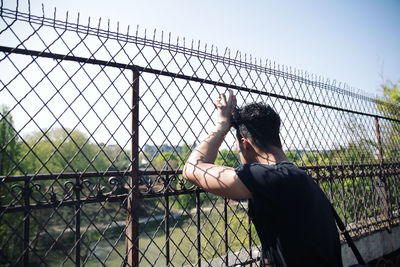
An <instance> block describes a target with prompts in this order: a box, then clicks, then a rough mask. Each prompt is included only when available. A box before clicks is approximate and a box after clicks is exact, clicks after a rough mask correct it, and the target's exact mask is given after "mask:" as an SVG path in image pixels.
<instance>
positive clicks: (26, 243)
mask: <svg viewBox="0 0 400 267" xmlns="http://www.w3.org/2000/svg"><path fill="white" fill-rule="evenodd" d="M30 195H31V190H30V187H29V182H28V181H25V183H24V191H23V196H24V205H25V207H24V246H23V253H24V257H23V260H22V265H23V266H24V267H25V266H29V227H30V219H29V217H30V214H31V213H30V209H29V202H30Z"/></svg>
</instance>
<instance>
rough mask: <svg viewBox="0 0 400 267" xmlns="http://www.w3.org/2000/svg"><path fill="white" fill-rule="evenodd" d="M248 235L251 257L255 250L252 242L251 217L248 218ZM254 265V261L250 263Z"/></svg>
mask: <svg viewBox="0 0 400 267" xmlns="http://www.w3.org/2000/svg"><path fill="white" fill-rule="evenodd" d="M247 235H248V236H249V237H248V238H249V250H248V251H249V257H250V258H252V257H253V250H252V243H251V241H252V238H253V237H252V235H251V219H250V217H249V218H248V227H247ZM252 266H253V264H252V263H250V267H252Z"/></svg>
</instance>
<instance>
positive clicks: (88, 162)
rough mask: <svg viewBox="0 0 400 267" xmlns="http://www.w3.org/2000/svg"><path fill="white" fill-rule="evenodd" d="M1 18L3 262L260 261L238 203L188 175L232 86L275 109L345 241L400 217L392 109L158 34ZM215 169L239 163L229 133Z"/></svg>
mask: <svg viewBox="0 0 400 267" xmlns="http://www.w3.org/2000/svg"><path fill="white" fill-rule="evenodd" d="M0 12H1V20H0V28H1V31H0V51H1V52H0V70H1V73H2V77H1V89H0V104H1V105H2V110H1V120H0V127H1V128H0V130H1V140H0V142H1V144H0V145H1V163H0V164H1V166H0V171H1V173H0V174H1V181H0V201H1V202H0V229H1V235H0V236H1V237H0V239H1V244H0V251H1V252H0V265H4V266H15V265H24V266H27V265H31V264H38V265H42V266H52V265H76V266H81V265H87V266H99V265H107V266H114V265H116V266H118V265H130V266H133V265H135V266H136V265H140V266H160V265H171V266H182V265H183V266H185V265H188V266H189V265H194V264H198V265H206V266H209V265H210V266H221V265H223V266H233V265H236V264H242V265H247V264H253V265H257V264H258V261H257V258H258V257H259V246H260V241H259V239H258V237H257V234H256V232H255V228H254V226H253V225H252V223H251V220H250V219H249V218H248V216H247V212H246V210H247V202H246V201H233V200H227V199H221V198H218V197H216V196H213V195H211V194H208V193H206V192H203V191H202V190H200V189H198V188H196V187H195V186H193V185H191V184H190V183H189V182H186V181H185V180H184V179H183V178H182V176H181V173H182V168H183V165H184V163H185V161H186V159H187V157H188V155H189V154H190V152H191V150H192V149H193V148H194V147H195V146H196V144H197V143H198V142H199V141H201V140H202V139H203V138H204V137H205V136H206V135H207V133H208V130H209V129H210V128H211V126H212V125H213V124H214V118H215V115H216V114H214V113H215V111H214V106H213V99H215V98H216V97H217V95H218V94H219V93H224V92H226V90H227V89H229V88H230V89H233V90H234V93H235V95H236V96H237V101H238V103H239V105H242V104H245V103H250V102H255V101H256V102H263V103H268V104H270V105H272V106H273V107H274V108H275V109H276V111H277V112H278V113H279V114H280V115H281V118H282V122H283V126H282V129H281V137H282V140H283V146H284V149H285V152H286V154H287V156H288V157H289V158H290V160H292V161H293V162H294V163H295V164H296V165H298V166H299V167H301V168H304V169H305V170H307V171H308V172H309V173H310V174H311V175H312V177H313V178H314V179H315V180H316V182H318V184H319V185H320V186H321V188H322V189H323V190H324V192H325V193H326V194H327V196H328V198H329V199H330V200H331V201H332V203H333V205H334V207H335V208H336V210H337V211H338V213H339V215H340V216H341V217H342V219H343V220H344V222H345V224H346V225H347V228H348V229H349V231H350V233H351V234H352V235H353V236H361V235H364V234H369V233H371V232H373V231H376V230H379V229H382V228H385V227H386V228H390V227H391V226H392V225H395V224H397V223H399V191H398V188H400V187H399V171H400V164H399V162H398V159H399V132H400V131H399V127H400V126H399V125H400V120H399V119H400V118H399V117H398V114H399V112H398V107H396V106H391V105H389V104H386V103H385V102H384V101H383V100H379V99H376V98H373V97H369V96H364V95H361V94H360V93H357V92H355V91H354V90H353V89H351V88H349V87H348V86H346V85H341V84H336V83H335V82H330V81H329V80H323V79H321V78H320V77H315V76H314V75H310V74H307V73H305V72H302V71H298V70H295V69H291V68H288V67H285V66H280V65H277V64H275V63H272V62H269V61H267V62H266V63H265V64H264V63H261V61H260V60H257V59H253V58H251V57H247V56H246V55H242V54H241V53H239V52H238V53H235V54H234V55H231V52H230V51H229V50H228V49H227V50H225V51H224V52H223V53H222V54H221V53H220V52H219V51H218V50H217V49H216V48H214V47H211V48H210V47H207V46H206V45H201V44H200V42H199V43H198V44H194V43H193V42H192V43H190V44H189V45H187V44H186V43H185V40H183V41H182V40H181V41H179V39H178V40H176V42H173V41H172V40H171V36H170V35H168V36H164V34H163V33H162V34H161V35H157V34H156V33H154V35H153V37H152V38H151V37H148V36H147V35H146V34H144V35H143V36H140V34H139V33H138V30H136V34H135V33H134V34H132V33H131V32H130V31H129V28H128V30H127V32H126V33H122V32H121V31H120V29H119V25H117V29H116V30H115V31H113V30H111V29H110V22H108V23H104V22H101V20H100V21H99V22H98V26H97V27H96V26H92V25H93V23H92V22H90V20H89V22H88V23H87V25H84V24H82V23H81V22H80V20H79V16H78V17H77V19H76V21H72V20H71V19H69V18H68V14H67V15H66V18H65V20H59V19H57V17H56V13H55V12H54V16H53V18H49V17H46V16H45V14H44V12H43V14H42V15H39V16H37V15H34V14H31V13H30V12H29V11H23V10H18V4H17V6H16V8H14V9H13V8H7V7H5V6H3V4H2V6H1V11H0ZM217 164H223V165H229V166H238V165H239V164H240V163H239V159H238V156H237V152H236V149H235V147H234V133H233V132H231V133H229V134H228V136H227V138H226V140H225V142H224V143H223V145H222V147H221V150H220V152H219V156H218V158H217Z"/></svg>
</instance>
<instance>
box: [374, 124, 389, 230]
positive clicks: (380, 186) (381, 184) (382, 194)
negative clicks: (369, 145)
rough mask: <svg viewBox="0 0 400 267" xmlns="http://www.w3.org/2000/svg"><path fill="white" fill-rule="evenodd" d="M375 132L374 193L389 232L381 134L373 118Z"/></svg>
mask: <svg viewBox="0 0 400 267" xmlns="http://www.w3.org/2000/svg"><path fill="white" fill-rule="evenodd" d="M375 130H376V140H377V146H378V156H379V177H378V178H377V179H375V185H376V191H377V192H378V196H379V199H380V201H381V203H382V205H383V215H384V216H385V219H386V220H387V224H388V225H387V230H388V231H389V232H391V231H392V227H391V223H390V222H391V214H390V208H389V203H388V201H389V199H388V196H387V182H386V179H385V177H384V175H383V162H384V161H383V151H382V141H381V132H380V127H379V119H378V118H377V117H375Z"/></svg>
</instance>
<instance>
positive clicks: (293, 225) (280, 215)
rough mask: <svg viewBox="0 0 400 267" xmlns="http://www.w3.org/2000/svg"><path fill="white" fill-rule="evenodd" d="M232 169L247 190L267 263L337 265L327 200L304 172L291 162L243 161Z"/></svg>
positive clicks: (335, 236)
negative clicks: (248, 162) (247, 162)
mask: <svg viewBox="0 0 400 267" xmlns="http://www.w3.org/2000/svg"><path fill="white" fill-rule="evenodd" d="M235 171H236V173H237V175H238V176H239V178H240V180H241V181H242V182H243V183H244V184H245V186H246V187H247V188H248V190H249V191H250V192H251V195H252V197H251V199H249V215H250V217H251V218H252V220H253V222H254V225H255V227H256V230H257V233H258V236H259V237H260V240H261V244H262V247H263V251H264V254H265V255H267V258H268V260H269V261H270V262H273V263H274V264H275V265H276V266H284V264H283V263H281V262H280V259H281V258H283V259H284V261H285V262H286V265H287V266H335V267H336V266H342V259H341V248H340V241H339V234H338V231H337V228H336V224H335V220H334V216H333V212H332V208H331V204H330V203H329V200H328V199H327V198H326V196H325V194H324V193H323V192H322V190H321V189H320V188H319V186H318V185H317V184H316V183H315V182H314V181H313V179H312V178H311V177H310V176H309V175H308V174H307V173H306V172H305V171H303V170H301V169H299V168H297V167H296V166H295V165H293V164H292V163H290V162H284V163H279V164H276V165H263V164H258V163H251V164H244V165H240V166H239V167H237V168H236V170H235ZM282 256H283V257H282Z"/></svg>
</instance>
